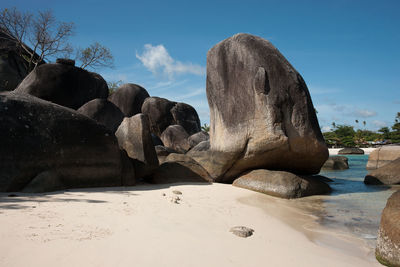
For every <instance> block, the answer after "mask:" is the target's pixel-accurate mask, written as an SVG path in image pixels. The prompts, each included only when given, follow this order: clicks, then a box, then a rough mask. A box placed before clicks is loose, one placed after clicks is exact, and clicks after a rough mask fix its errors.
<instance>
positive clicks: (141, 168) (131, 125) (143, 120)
mask: <svg viewBox="0 0 400 267" xmlns="http://www.w3.org/2000/svg"><path fill="white" fill-rule="evenodd" d="M115 136H116V137H117V139H118V143H119V146H120V147H121V148H122V149H124V150H125V151H126V152H127V154H128V156H129V157H130V158H131V159H134V160H135V161H134V166H135V174H136V179H139V178H143V177H145V176H148V175H150V174H151V173H152V172H153V171H154V170H155V169H156V168H157V167H158V159H157V154H156V151H155V149H154V145H153V141H152V139H151V134H150V124H149V119H148V117H147V116H146V115H144V114H141V113H140V114H136V115H135V116H132V117H130V118H124V120H123V121H122V123H121V125H120V126H119V127H118V130H117V131H116V132H115Z"/></svg>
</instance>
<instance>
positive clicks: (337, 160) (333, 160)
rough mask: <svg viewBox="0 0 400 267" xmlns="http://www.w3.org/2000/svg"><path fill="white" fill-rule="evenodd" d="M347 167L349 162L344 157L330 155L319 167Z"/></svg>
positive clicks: (339, 168) (341, 168)
mask: <svg viewBox="0 0 400 267" xmlns="http://www.w3.org/2000/svg"><path fill="white" fill-rule="evenodd" d="M348 168H349V162H348V159H347V158H346V157H343V156H332V157H329V158H328V160H327V161H326V162H325V163H324V165H323V166H322V168H321V169H324V170H346V169H348Z"/></svg>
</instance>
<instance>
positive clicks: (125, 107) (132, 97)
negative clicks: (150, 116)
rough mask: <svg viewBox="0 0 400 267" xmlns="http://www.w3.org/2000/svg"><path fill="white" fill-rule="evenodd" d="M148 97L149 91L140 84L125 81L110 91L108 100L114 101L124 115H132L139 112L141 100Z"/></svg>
mask: <svg viewBox="0 0 400 267" xmlns="http://www.w3.org/2000/svg"><path fill="white" fill-rule="evenodd" d="M148 97H149V93H148V92H147V91H146V89H144V88H143V87H141V86H140V85H137V84H133V83H126V84H123V85H121V86H120V87H119V88H118V89H117V90H116V91H115V92H114V93H112V94H111V95H110V96H109V97H108V100H109V101H110V102H112V103H114V104H115V105H116V106H117V107H118V108H119V109H120V110H121V111H122V113H124V115H125V117H132V116H133V115H136V114H138V113H141V110H142V105H143V102H144V100H145V99H146V98H148Z"/></svg>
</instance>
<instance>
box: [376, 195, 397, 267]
mask: <svg viewBox="0 0 400 267" xmlns="http://www.w3.org/2000/svg"><path fill="white" fill-rule="evenodd" d="M399 222H400V190H398V191H396V192H395V193H394V194H393V195H392V196H391V197H390V198H389V199H388V201H387V203H386V207H385V209H384V210H383V212H382V217H381V223H380V227H379V234H378V240H377V245H376V250H375V255H376V259H377V260H378V261H379V262H380V263H382V264H384V265H387V266H400V223H399Z"/></svg>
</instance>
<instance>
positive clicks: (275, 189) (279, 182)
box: [233, 169, 331, 198]
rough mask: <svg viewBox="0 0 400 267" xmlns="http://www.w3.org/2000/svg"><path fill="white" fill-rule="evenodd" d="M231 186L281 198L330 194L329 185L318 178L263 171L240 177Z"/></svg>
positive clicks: (255, 171) (254, 171)
mask: <svg viewBox="0 0 400 267" xmlns="http://www.w3.org/2000/svg"><path fill="white" fill-rule="evenodd" d="M233 185H234V186H237V187H242V188H246V189H249V190H253V191H256V192H260V193H264V194H267V195H271V196H275V197H281V198H299V197H305V196H311V195H321V194H327V193H330V192H331V188H330V187H329V185H328V184H326V183H324V182H323V181H321V180H320V179H319V178H318V177H313V176H305V175H302V176H298V175H295V174H293V173H290V172H283V171H270V170H264V169H259V170H253V171H250V172H248V173H246V174H244V175H242V176H240V177H239V178H238V179H236V180H235V181H234V182H233Z"/></svg>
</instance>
